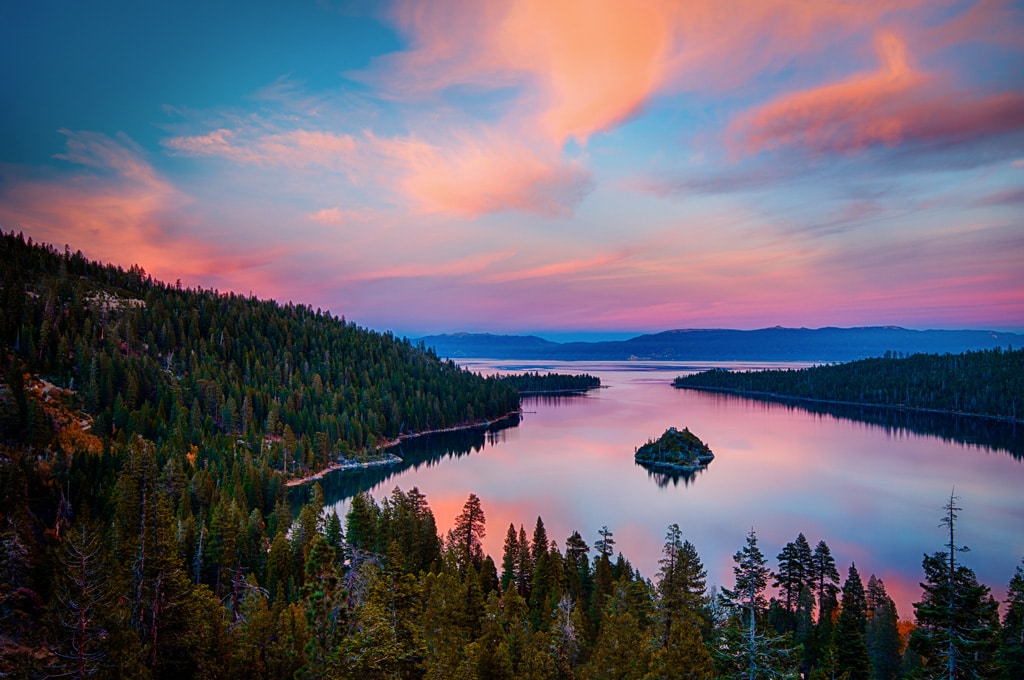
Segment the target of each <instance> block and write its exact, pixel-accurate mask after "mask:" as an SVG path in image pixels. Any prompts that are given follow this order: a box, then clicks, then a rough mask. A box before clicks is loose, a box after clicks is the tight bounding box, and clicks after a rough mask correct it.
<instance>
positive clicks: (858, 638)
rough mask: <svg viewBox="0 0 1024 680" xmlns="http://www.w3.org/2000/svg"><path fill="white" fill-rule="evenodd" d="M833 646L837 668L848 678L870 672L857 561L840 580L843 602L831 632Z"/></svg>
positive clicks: (857, 678)
mask: <svg viewBox="0 0 1024 680" xmlns="http://www.w3.org/2000/svg"><path fill="white" fill-rule="evenodd" d="M833 635H834V639H835V649H836V669H837V671H838V672H839V673H840V674H845V675H846V676H847V677H848V678H849V680H867V679H868V678H869V677H870V676H871V660H870V658H869V657H868V642H867V602H866V599H865V595H864V583H863V582H862V581H861V579H860V574H859V573H858V572H857V567H856V565H853V564H851V565H850V571H849V574H848V575H847V577H846V583H844V584H843V604H842V609H840V611H839V619H838V621H837V622H836V627H835V631H834V632H833Z"/></svg>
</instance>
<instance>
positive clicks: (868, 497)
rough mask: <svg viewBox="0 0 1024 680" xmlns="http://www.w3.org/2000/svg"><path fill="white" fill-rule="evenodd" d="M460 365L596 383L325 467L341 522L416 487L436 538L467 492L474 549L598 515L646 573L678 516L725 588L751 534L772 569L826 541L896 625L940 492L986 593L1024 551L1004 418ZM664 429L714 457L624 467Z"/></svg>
mask: <svg viewBox="0 0 1024 680" xmlns="http://www.w3.org/2000/svg"><path fill="white" fill-rule="evenodd" d="M461 363H462V365H464V366H466V367H467V368H470V369H471V370H474V371H478V372H482V373H485V374H490V373H493V372H495V371H496V370H497V371H500V372H502V373H508V372H515V371H520V370H531V371H532V370H539V371H541V372H546V371H557V372H560V373H573V374H575V373H590V374H592V375H597V376H599V377H600V378H601V382H602V385H603V386H604V387H603V388H602V389H600V390H594V391H591V392H589V393H587V394H586V395H583V396H574V397H559V398H550V397H549V398H543V397H532V398H526V399H524V400H523V411H524V413H523V416H522V419H521V422H520V423H519V424H518V425H517V426H513V427H509V426H504V427H501V428H492V429H490V430H475V431H472V432H465V433H460V434H458V435H454V436H451V435H449V436H435V437H425V438H421V439H417V440H409V441H408V442H406V443H405V444H403V445H402V446H400V447H397V448H395V449H393V450H394V451H395V452H396V453H397V454H398V455H399V456H402V457H403V458H405V459H406V464H405V466H403V467H399V468H393V469H388V470H384V469H378V470H371V471H365V472H358V473H335V474H334V475H331V476H329V477H327V478H325V479H324V480H323V482H322V484H323V486H324V491H325V495H326V498H327V501H328V503H329V504H331V505H333V507H334V509H335V510H336V511H337V512H338V513H339V514H340V515H341V516H342V518H344V513H345V512H347V499H348V498H349V497H351V496H352V495H353V494H354V493H355V491H356V490H358V489H359V488H363V489H368V490H369V491H370V492H371V493H372V494H373V495H374V497H376V498H377V499H378V500H380V499H381V498H382V497H384V496H386V495H388V494H389V493H390V492H391V490H392V489H393V488H394V487H395V486H398V487H401V488H402V489H404V490H407V489H410V488H412V487H413V486H416V487H419V489H420V491H421V492H423V493H424V494H426V496H427V500H428V502H429V504H430V507H431V509H432V510H433V512H434V515H435V517H436V518H437V523H438V528H439V530H440V531H442V532H446V531H447V530H448V529H449V528H450V526H451V524H452V521H453V519H454V518H455V516H456V515H457V514H458V513H459V511H460V510H461V508H462V504H463V503H464V502H465V500H466V497H467V496H468V495H469V494H470V493H471V492H472V493H475V494H477V496H479V497H480V499H481V502H482V505H483V509H484V512H485V514H486V519H487V525H486V530H487V535H486V538H485V539H484V547H485V549H486V550H487V552H488V554H490V555H491V556H492V557H493V558H494V560H495V562H496V563H498V564H500V563H501V556H502V544H503V542H504V538H505V533H506V531H507V529H508V525H509V523H510V522H511V523H514V524H515V526H516V528H517V529H518V527H519V525H520V524H522V525H523V526H524V527H525V528H526V531H527V534H530V535H532V531H533V526H534V524H535V523H536V521H537V516H538V515H540V516H541V517H543V518H544V524H545V526H546V528H547V532H548V536H549V538H551V539H555V540H558V542H559V545H560V546H561V547H563V548H564V542H565V539H566V538H567V537H568V536H569V535H570V534H571V533H572V531H573V530H578V531H579V532H580V533H581V534H582V535H583V537H584V539H585V540H586V541H587V542H588V543H589V544H591V545H592V544H593V542H594V541H595V540H597V538H598V536H597V531H598V529H600V528H601V526H602V525H607V526H608V527H609V528H610V529H611V530H612V531H613V532H614V539H615V541H616V549H618V550H621V551H622V552H623V554H624V555H625V556H626V557H627V558H628V559H629V560H630V561H631V562H632V564H633V566H634V567H635V568H638V569H640V570H641V572H642V573H643V574H644V575H645V576H647V577H652V578H653V577H654V576H655V574H656V572H657V568H658V559H659V558H660V556H661V555H660V551H661V546H662V545H663V543H664V536H665V531H666V528H667V526H668V525H669V524H670V523H673V522H675V523H678V524H679V526H680V527H681V529H682V533H683V536H684V538H686V539H688V540H689V541H690V542H691V543H693V544H694V545H695V546H696V547H697V550H698V552H699V553H700V555H701V558H702V560H703V561H704V565H705V567H706V568H707V570H708V581H709V583H714V584H718V585H724V586H726V587H731V586H732V584H733V574H732V566H733V562H732V555H733V553H735V552H736V551H737V550H739V549H740V548H741V547H742V545H743V543H744V538H745V535H746V533H747V532H748V531H749V530H750V528H751V527H753V528H754V529H755V530H756V531H757V535H758V538H759V546H760V548H761V550H762V552H763V553H764V554H765V556H766V557H767V558H768V560H769V564H770V566H772V567H773V568H774V567H775V566H777V560H776V557H775V556H776V555H777V554H778V553H779V551H780V550H781V549H782V547H783V545H785V544H786V543H787V542H789V541H792V540H794V539H795V538H796V536H797V534H798V533H800V532H803V533H804V535H805V536H806V537H807V539H808V541H809V542H810V543H811V545H812V546H814V545H815V544H816V543H817V542H818V541H819V540H821V539H824V540H825V541H826V542H827V543H828V544H829V547H830V548H831V550H832V554H833V556H834V557H835V558H836V563H837V565H838V566H839V569H840V572H841V574H842V576H843V579H844V580H845V578H846V571H847V568H848V567H849V565H850V563H851V562H855V563H856V565H857V569H858V571H859V572H860V573H861V576H862V578H863V580H864V582H865V583H866V582H867V579H868V576H870V575H871V574H875V575H876V576H877V577H879V578H881V579H883V580H884V581H885V584H886V588H887V590H888V592H889V594H890V595H891V596H892V597H893V599H894V600H896V604H897V607H898V609H899V614H900V616H901V618H912V617H913V609H912V607H911V602H914V601H916V600H918V599H920V594H921V591H920V588H919V586H918V583H919V582H920V580H921V579H922V577H923V572H922V570H921V558H922V556H923V554H924V553H931V552H934V551H938V550H941V549H942V547H943V543H944V541H945V540H946V538H945V536H944V534H943V530H942V529H940V528H939V526H938V525H939V520H940V518H941V517H942V515H943V510H942V506H943V504H944V503H946V502H947V501H948V499H949V495H950V492H951V490H953V489H954V487H955V493H956V495H957V496H959V497H960V501H959V505H960V506H961V507H962V508H963V510H962V512H961V513H960V518H959V522H958V524H957V539H958V542H962V543H964V544H966V545H968V546H970V548H971V552H969V553H967V554H965V555H963V559H964V561H965V563H966V564H967V565H968V566H970V567H971V568H972V569H974V571H975V573H976V574H977V576H978V578H979V580H980V581H982V582H983V583H986V584H987V585H989V586H990V587H991V588H992V590H993V593H994V594H995V595H996V596H997V597H998V598H1002V597H1004V595H1005V589H1006V585H1007V583H1008V581H1009V580H1010V578H1011V576H1012V575H1013V573H1014V569H1015V567H1016V566H1017V565H1018V564H1020V561H1021V558H1022V557H1024V463H1022V462H1021V460H1020V458H1019V451H1017V452H1016V453H1017V455H1018V457H1015V456H1014V455H1011V453H1010V450H1012V449H1014V448H1015V444H1013V443H1012V442H1019V441H1020V437H1021V436H1022V435H1024V433H1018V432H1017V431H1016V429H1013V428H1012V427H1011V428H1010V429H1009V431H1007V429H1006V426H1003V429H1001V430H999V432H998V433H997V434H996V435H994V436H993V441H994V442H995V443H990V442H987V441H986V435H985V434H984V430H985V427H984V426H982V427H980V428H979V427H978V426H977V424H976V423H969V424H967V425H963V426H961V425H959V424H956V423H954V424H947V425H946V426H944V427H939V428H938V429H936V430H935V431H936V432H937V433H938V434H934V435H933V434H924V433H922V432H911V431H909V430H907V429H904V428H902V427H899V426H893V425H892V424H891V423H888V424H876V423H869V422H862V421H857V420H851V419H848V418H844V417H838V416H834V415H831V414H825V413H813V412H810V411H806V410H804V409H802V408H795V407H793V406H791V405H787V404H781V403H770V402H764V401H757V400H750V399H744V398H740V397H735V396H729V395H722V394H714V393H707V392H697V391H692V390H678V389H674V388H673V387H672V386H671V381H672V379H673V378H674V377H675V376H677V375H681V374H685V373H689V372H693V371H696V370H703V369H704V368H707V367H709V366H710V364H700V365H697V364H687V365H683V364H677V363H676V364H664V363H657V362H644V363H583V362H572V363H560V362H521V361H520V362H516V361H492V362H485V361H463V362H461ZM715 365H717V366H723V365H726V364H715ZM767 366H768V365H753V364H750V363H744V364H742V365H740V364H734V365H732V367H734V368H762V367H767ZM790 366H794V365H792V364H791V365H790ZM886 418H889V417H888V416H886V417H883V418H881V421H880V422H886ZM890 420H891V418H890ZM669 426H675V427H678V428H683V427H688V428H689V429H690V430H691V431H692V432H693V433H694V434H696V435H697V436H698V437H700V438H701V439H702V440H704V441H705V442H706V443H707V444H708V445H709V446H710V447H711V449H712V451H714V453H715V459H714V461H712V462H711V464H710V465H709V466H708V467H707V468H706V469H704V470H702V471H700V472H697V473H696V474H694V475H693V476H692V477H688V478H687V477H677V478H671V477H668V476H666V475H663V474H652V473H650V472H648V471H647V470H646V469H644V468H643V467H640V466H638V465H636V464H635V463H634V461H633V453H634V450H635V448H636V447H638V446H640V445H641V444H643V443H644V442H646V441H647V439H648V438H654V439H656V438H657V437H659V436H660V435H661V434H662V432H664V430H665V429H666V428H668V427H669ZM979 429H980V430H982V432H981V433H979ZM961 430H963V431H964V432H965V433H966V434H965V435H964V436H959V435H958V434H956V433H957V432H960V431H961ZM950 431H953V432H954V434H950ZM1007 440H1009V441H1010V442H1011V444H1010V445H1009V446H1008V448H1006V447H1005V446H1006V445H1005V441H1007ZM1001 447H1004V448H1001ZM1008 449H1010V450H1008ZM591 555H593V551H592V552H591Z"/></svg>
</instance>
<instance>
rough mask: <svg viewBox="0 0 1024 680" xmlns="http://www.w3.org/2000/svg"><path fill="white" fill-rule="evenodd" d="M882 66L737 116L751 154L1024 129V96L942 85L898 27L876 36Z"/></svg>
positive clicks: (960, 138) (739, 140)
mask: <svg viewBox="0 0 1024 680" xmlns="http://www.w3.org/2000/svg"><path fill="white" fill-rule="evenodd" d="M876 48H877V52H878V57H879V62H880V65H879V68H878V70H877V71H875V72H873V73H869V74H859V75H856V76H853V77H851V78H849V79H847V80H845V81H842V82H840V83H835V84H831V85H824V86H822V87H818V88H815V89H811V90H805V91H803V92H797V93H795V94H789V95H784V96H782V97H780V98H778V99H776V100H775V101H773V102H770V103H768V104H765V105H764V106H761V107H759V108H757V109H755V110H753V111H751V112H749V113H747V114H745V115H743V116H741V117H739V118H738V119H737V120H735V121H734V122H733V123H732V124H731V125H730V128H729V132H730V135H731V136H733V137H734V144H735V145H736V147H737V148H738V150H741V151H743V152H746V153H756V152H758V151H763V150H767V149H773V148H779V147H805V148H808V149H811V150H813V151H816V152H840V153H852V152H857V151H861V150H864V149H866V148H869V147H873V146H894V145H896V144H900V143H903V142H952V143H959V142H965V141H970V140H972V139H976V138H981V137H987V136H991V135H995V134H1000V133H1003V132H1008V131H1011V130H1018V129H1022V128H1024V95H1021V94H1019V93H1002V94H995V95H988V96H978V95H977V94H976V93H970V92H962V93H953V92H941V91H940V89H941V83H938V82H937V78H933V77H930V76H929V75H927V74H924V73H921V72H920V71H918V70H917V69H915V68H914V66H913V65H912V64H911V62H910V58H909V55H908V53H907V47H906V44H905V43H904V42H903V40H901V39H900V38H899V37H898V36H896V35H894V34H892V33H880V34H879V35H878V36H877V38H876Z"/></svg>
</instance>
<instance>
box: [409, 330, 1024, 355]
mask: <svg viewBox="0 0 1024 680" xmlns="http://www.w3.org/2000/svg"><path fill="white" fill-rule="evenodd" d="M417 340H422V341H423V342H424V343H425V344H426V345H427V346H428V347H433V348H434V349H435V350H436V351H437V353H438V355H439V356H442V357H449V358H452V359H459V358H487V359H547V360H562V361H628V360H647V361H732V360H736V361H853V360H855V359H863V358H866V357H876V356H883V355H884V354H885V353H886V352H887V351H889V352H897V353H903V354H915V353H930V354H944V353H951V354H959V353H961V352H965V351H967V350H978V349H993V348H995V347H1003V348H1007V347H1021V346H1022V345H1024V335H1022V334H1019V333H1008V332H1001V331H984V330H924V331H916V330H909V329H906V328H900V327H897V326H871V327H865V328H782V327H779V326H776V327H774V328H762V329H759V330H752V331H741V330H729V329H680V330H670V331H663V332H661V333H653V334H649V335H639V336H637V337H635V338H630V339H629V340H612V341H602V342H564V343H560V342H551V341H550V340H545V339H544V338H540V337H537V336H535V335H492V334H490V333H451V334H443V335H430V336H426V337H423V338H418V339H417Z"/></svg>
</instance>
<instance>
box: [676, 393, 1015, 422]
mask: <svg viewBox="0 0 1024 680" xmlns="http://www.w3.org/2000/svg"><path fill="white" fill-rule="evenodd" d="M672 387H673V388H675V389H677V390H700V391H702V392H721V393H723V394H735V395H736V396H738V397H749V398H751V399H764V400H766V401H782V402H786V401H792V402H808V403H811V404H826V405H827V404H837V405H839V406H860V407H863V408H881V409H889V410H893V411H916V412H918V413H934V414H938V415H945V416H959V417H962V418H986V419H988V420H999V421H1002V422H1005V423H1024V418H1014V417H1013V416H997V415H993V414H990V413H972V412H970V411H951V410H948V409H939V408H923V407H920V406H907V405H905V404H874V403H871V402H867V401H840V400H838V399H815V398H813V397H796V396H792V395H789V394H780V393H778V392H759V391H756V390H740V389H736V388H733V387H704V386H701V385H674V384H673V385H672Z"/></svg>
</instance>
